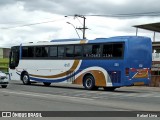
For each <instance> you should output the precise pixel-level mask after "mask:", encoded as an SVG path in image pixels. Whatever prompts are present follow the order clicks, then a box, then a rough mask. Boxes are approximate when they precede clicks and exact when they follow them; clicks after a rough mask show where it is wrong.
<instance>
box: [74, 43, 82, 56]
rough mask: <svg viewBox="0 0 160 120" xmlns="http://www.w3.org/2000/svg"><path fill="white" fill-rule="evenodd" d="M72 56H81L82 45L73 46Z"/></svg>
mask: <svg viewBox="0 0 160 120" xmlns="http://www.w3.org/2000/svg"><path fill="white" fill-rule="evenodd" d="M74 56H75V57H81V56H82V46H75V51H74Z"/></svg>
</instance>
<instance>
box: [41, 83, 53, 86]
mask: <svg viewBox="0 0 160 120" xmlns="http://www.w3.org/2000/svg"><path fill="white" fill-rule="evenodd" d="M43 84H44V85H45V86H50V85H51V83H49V82H43Z"/></svg>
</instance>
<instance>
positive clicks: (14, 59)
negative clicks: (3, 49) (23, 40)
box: [9, 47, 19, 69]
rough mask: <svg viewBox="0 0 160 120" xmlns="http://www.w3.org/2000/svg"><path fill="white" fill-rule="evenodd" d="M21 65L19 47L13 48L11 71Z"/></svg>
mask: <svg viewBox="0 0 160 120" xmlns="http://www.w3.org/2000/svg"><path fill="white" fill-rule="evenodd" d="M18 63H19V49H18V47H13V48H11V52H10V60H9V67H10V69H15V67H17V66H18Z"/></svg>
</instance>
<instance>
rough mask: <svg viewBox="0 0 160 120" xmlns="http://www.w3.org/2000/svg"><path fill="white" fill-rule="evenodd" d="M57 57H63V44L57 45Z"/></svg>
mask: <svg viewBox="0 0 160 120" xmlns="http://www.w3.org/2000/svg"><path fill="white" fill-rule="evenodd" d="M58 57H64V46H58Z"/></svg>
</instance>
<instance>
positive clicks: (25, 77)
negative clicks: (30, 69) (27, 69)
mask: <svg viewBox="0 0 160 120" xmlns="http://www.w3.org/2000/svg"><path fill="white" fill-rule="evenodd" d="M28 79H29V78H28V76H27V75H24V76H23V81H24V83H28Z"/></svg>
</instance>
